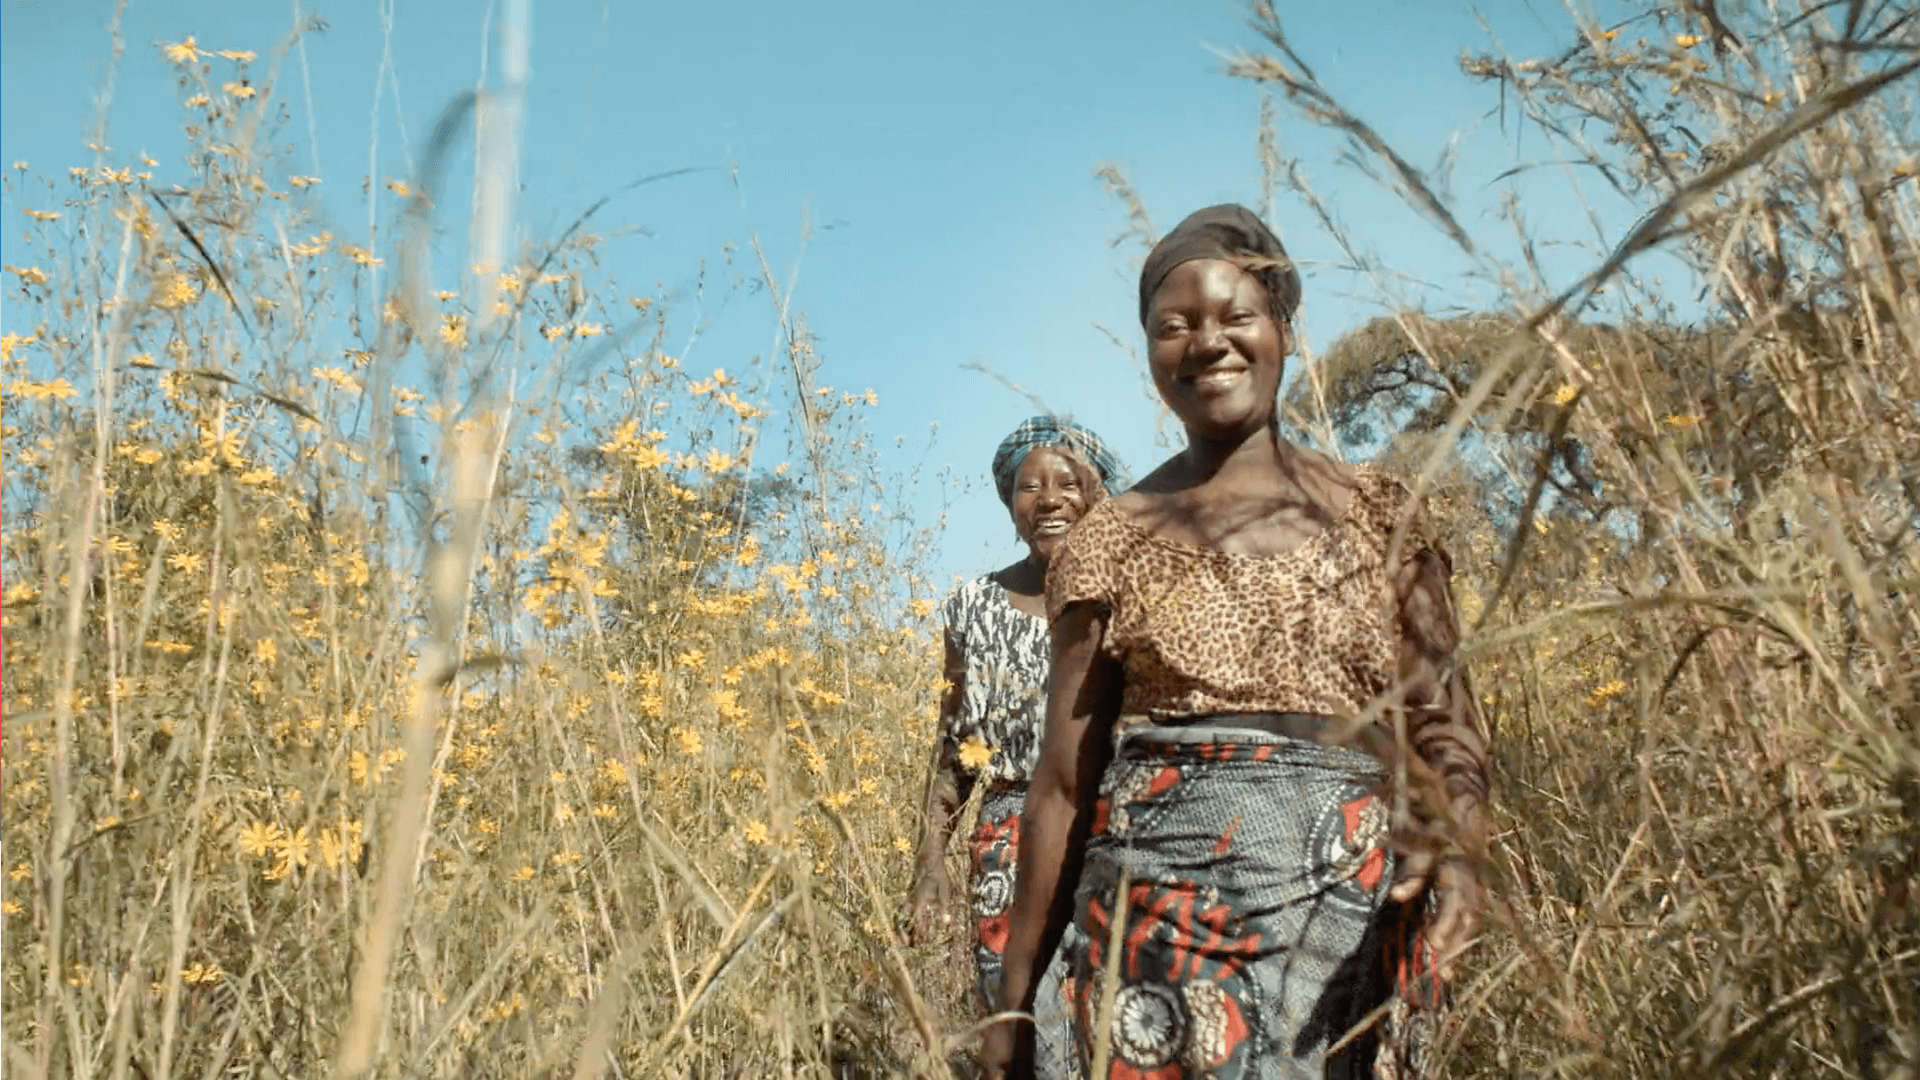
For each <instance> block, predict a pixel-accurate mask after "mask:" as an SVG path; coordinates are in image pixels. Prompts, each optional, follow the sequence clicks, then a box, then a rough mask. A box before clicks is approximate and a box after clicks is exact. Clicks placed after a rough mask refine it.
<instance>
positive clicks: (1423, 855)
mask: <svg viewBox="0 0 1920 1080" xmlns="http://www.w3.org/2000/svg"><path fill="white" fill-rule="evenodd" d="M1436 867H1437V869H1436ZM1429 888H1431V890H1432V893H1431V897H1430V903H1431V908H1430V910H1429V912H1428V919H1427V926H1426V930H1425V935H1426V939H1427V945H1428V946H1429V947H1431V948H1432V949H1433V955H1434V974H1435V975H1438V976H1439V977H1440V979H1441V980H1442V981H1443V982H1444V981H1451V980H1452V978H1453V974H1454V961H1455V960H1457V959H1459V957H1460V954H1461V953H1463V952H1465V951H1466V949H1467V946H1468V945H1471V944H1472V943H1473V938H1474V935H1475V934H1478V933H1479V932H1480V905H1481V896H1480V882H1479V879H1478V878H1476V877H1475V876H1474V873H1473V868H1472V867H1471V866H1469V865H1468V864H1467V863H1466V862H1464V861H1462V860H1460V859H1445V860H1442V859H1440V858H1439V857H1438V856H1436V855H1434V854H1433V853H1432V852H1430V851H1414V852H1411V853H1409V854H1408V855H1406V856H1404V857H1403V858H1402V859H1401V861H1400V869H1399V872H1398V873H1397V874H1396V875H1395V878H1394V882H1393V888H1392V889H1391V890H1390V891H1389V892H1388V893H1387V896H1388V898H1389V899H1392V900H1395V901H1398V902H1401V903H1405V902H1407V901H1409V900H1412V899H1414V898H1415V897H1418V896H1419V895H1420V894H1421V893H1422V892H1424V891H1427V890H1428V889H1429Z"/></svg>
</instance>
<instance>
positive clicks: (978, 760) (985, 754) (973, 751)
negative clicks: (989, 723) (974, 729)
mask: <svg viewBox="0 0 1920 1080" xmlns="http://www.w3.org/2000/svg"><path fill="white" fill-rule="evenodd" d="M992 760H993V747H991V746H988V745H987V744H986V743H985V742H983V741H981V739H980V736H978V735H969V736H967V741H965V742H963V743H961V744H960V767H961V768H963V769H966V770H967V771H968V772H979V771H980V770H982V769H984V768H986V767H987V764H988V763H989V762H991V761H992Z"/></svg>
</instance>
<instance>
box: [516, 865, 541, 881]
mask: <svg viewBox="0 0 1920 1080" xmlns="http://www.w3.org/2000/svg"><path fill="white" fill-rule="evenodd" d="M538 872H539V871H537V870H535V869H534V868H533V867H531V866H522V867H521V868H520V869H518V870H515V871H514V872H513V880H515V881H532V880H533V875H534V874H536V873H538Z"/></svg>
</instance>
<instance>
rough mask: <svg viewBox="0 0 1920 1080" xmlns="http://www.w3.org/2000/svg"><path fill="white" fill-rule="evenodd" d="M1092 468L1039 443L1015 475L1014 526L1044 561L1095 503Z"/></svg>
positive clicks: (1036, 555)
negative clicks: (1091, 488)
mask: <svg viewBox="0 0 1920 1080" xmlns="http://www.w3.org/2000/svg"><path fill="white" fill-rule="evenodd" d="M1089 471H1090V470H1087V469H1086V468H1084V467H1083V466H1080V465H1078V464H1077V463H1075V462H1074V461H1073V460H1072V459H1071V458H1069V457H1067V456H1066V455H1065V454H1062V453H1060V452H1059V451H1057V450H1054V449H1051V448H1049V447H1045V446H1036V447H1034V448H1033V449H1032V450H1029V451H1028V452H1027V456H1026V458H1025V459H1024V460H1022V461H1021V462H1020V469H1019V471H1018V472H1015V473H1014V474H1013V505H1012V507H1011V510H1012V511H1013V527H1014V529H1016V530H1017V531H1018V532H1019V533H1020V539H1022V540H1025V541H1026V542H1027V546H1028V547H1029V548H1031V549H1032V550H1033V554H1034V556H1035V557H1036V558H1038V559H1039V560H1040V561H1041V562H1047V561H1049V560H1050V559H1052V558H1053V549H1054V548H1056V547H1058V546H1059V544H1060V539H1061V537H1064V536H1066V535H1067V528H1068V526H1070V525H1072V524H1073V523H1074V522H1076V521H1079V520H1080V515H1082V514H1084V513H1086V512H1087V507H1088V506H1090V505H1092V502H1093V500H1094V498H1095V495H1094V493H1093V492H1092V491H1091V490H1089V487H1090V485H1091V482H1092V481H1091V478H1090V477H1089V476H1088V475H1087V474H1088V472H1089Z"/></svg>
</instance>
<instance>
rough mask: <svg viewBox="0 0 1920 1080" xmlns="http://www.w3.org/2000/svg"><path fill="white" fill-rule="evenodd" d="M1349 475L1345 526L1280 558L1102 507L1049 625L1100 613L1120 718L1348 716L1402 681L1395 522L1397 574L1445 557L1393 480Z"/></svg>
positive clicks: (1360, 471)
mask: <svg viewBox="0 0 1920 1080" xmlns="http://www.w3.org/2000/svg"><path fill="white" fill-rule="evenodd" d="M1355 472H1356V484H1355V489H1354V492H1353V495H1352V497H1351V498H1350V499H1349V500H1348V503H1347V509H1346V512H1345V514H1344V515H1343V516H1342V518H1341V519H1340V520H1339V521H1338V522H1336V523H1335V524H1334V525H1333V526H1332V527H1330V528H1328V529H1326V530H1325V531H1323V532H1320V533H1318V534H1315V535H1314V536H1312V537H1311V538H1309V539H1308V540H1306V541H1305V542H1303V543H1301V544H1300V545H1299V546H1297V547H1294V548H1290V549H1288V550H1286V551H1283V552H1279V553H1276V554H1272V555H1246V554H1239V553H1233V552H1223V551H1216V550H1213V549H1211V548H1203V547H1199V546H1196V545H1192V544H1186V543H1181V542H1179V541H1174V540H1168V539H1164V538H1162V537H1159V536H1156V535H1154V534H1152V533H1150V532H1148V531H1147V530H1146V529H1145V528H1144V527H1142V526H1141V525H1139V524H1138V523H1136V522H1135V521H1133V520H1132V519H1131V518H1129V517H1128V516H1127V515H1126V514H1125V513H1123V512H1121V511H1120V510H1119V509H1118V508H1117V504H1116V503H1113V502H1107V503H1104V504H1102V505H1100V506H1096V507H1094V508H1093V510H1091V511H1089V512H1088V514H1087V515H1086V517H1084V518H1082V519H1081V520H1080V521H1079V523H1078V524H1076V525H1075V526H1074V529H1073V531H1072V532H1071V533H1069V534H1068V535H1067V537H1066V539H1064V540H1063V541H1062V542H1061V545H1060V548H1059V550H1058V551H1057V552H1055V554H1054V557H1053V561H1052V566H1051V568H1050V571H1049V573H1048V575H1047V614H1048V616H1049V618H1058V617H1059V616H1060V613H1061V612H1062V611H1063V610H1065V608H1066V607H1067V605H1069V604H1073V603H1075V602H1078V601H1084V600H1093V601H1098V602H1099V603H1100V604H1102V605H1103V606H1104V607H1105V608H1106V610H1107V619H1106V629H1105V636H1104V639H1103V641H1102V643H1101V644H1102V648H1103V650H1104V651H1105V652H1106V653H1107V655H1109V656H1111V657H1113V658H1114V659H1115V660H1117V661H1118V662H1119V663H1120V665H1121V668H1122V671H1123V676H1124V678H1123V682H1124V689H1123V690H1122V695H1121V706H1120V711H1121V713H1122V715H1128V714H1132V715H1144V716H1146V717H1147V718H1149V719H1151V720H1161V719H1175V718H1180V717H1195V716H1205V715H1208V714H1212V713H1235V712H1300V713H1318V714H1323V715H1348V716H1351V715H1354V714H1356V713H1358V712H1360V711H1361V710H1363V709H1365V708H1366V706H1367V705H1368V703H1369V702H1371V701H1373V700H1374V699H1375V698H1376V697H1377V696H1379V695H1380V694H1382V693H1385V692H1386V691H1387V690H1388V689H1389V688H1390V687H1391V686H1392V684H1393V683H1394V681H1395V679H1396V676H1397V674H1398V670H1399V661H1398V656H1399V654H1398V644H1399V638H1398V627H1397V625H1396V622H1395V620H1396V619H1397V618H1398V617H1399V616H1398V615H1397V614H1396V608H1397V605H1396V604H1395V602H1394V601H1395V597H1394V584H1393V582H1394V581H1395V577H1396V573H1397V571H1398V569H1399V565H1396V566H1395V567H1391V568H1390V567H1389V566H1388V565H1387V557H1388V551H1387V548H1388V545H1389V543H1390V541H1391V539H1392V536H1393V532H1394V528H1395V526H1396V524H1397V523H1398V521H1399V518H1400V517H1401V516H1402V515H1403V514H1407V515H1408V516H1409V517H1410V518H1411V520H1410V521H1409V524H1408V527H1407V529H1406V530H1405V532H1404V534H1403V536H1402V538H1401V540H1400V545H1399V547H1400V550H1399V553H1398V555H1397V556H1396V558H1397V563H1404V562H1406V561H1407V560H1409V559H1411V558H1412V557H1413V556H1414V555H1416V554H1417V553H1419V552H1420V551H1422V550H1428V551H1432V552H1435V553H1440V549H1439V547H1438V545H1437V544H1436V543H1435V542H1434V540H1433V538H1432V537H1431V536H1429V535H1427V530H1426V527H1425V525H1424V524H1423V522H1422V521H1421V519H1420V517H1419V516H1418V515H1415V514H1411V513H1410V510H1411V508H1412V507H1411V504H1412V494H1411V493H1410V492H1409V491H1408V490H1407V489H1406V488H1405V487H1404V486H1403V485H1402V484H1401V483H1400V482H1399V481H1398V480H1395V479H1394V478H1393V477H1391V476H1389V475H1388V474H1386V473H1384V472H1381V471H1380V470H1379V469H1377V468H1374V467H1371V466H1360V467H1358V468H1357V469H1356V470H1355ZM1442 558H1443V559H1444V554H1442ZM1448 630H1449V631H1450V632H1449V633H1448V635H1447V636H1448V638H1449V639H1451V637H1452V633H1451V631H1452V628H1451V627H1449V628H1448Z"/></svg>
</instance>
